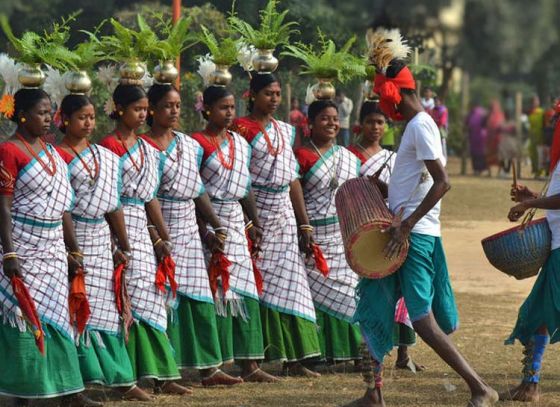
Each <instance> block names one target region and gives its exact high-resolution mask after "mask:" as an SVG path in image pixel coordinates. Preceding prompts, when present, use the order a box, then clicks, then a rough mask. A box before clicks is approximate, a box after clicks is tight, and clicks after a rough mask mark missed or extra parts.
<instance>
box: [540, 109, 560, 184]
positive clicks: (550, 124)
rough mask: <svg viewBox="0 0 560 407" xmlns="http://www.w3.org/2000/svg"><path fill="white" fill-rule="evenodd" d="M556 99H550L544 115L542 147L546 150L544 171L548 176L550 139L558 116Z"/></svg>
mask: <svg viewBox="0 0 560 407" xmlns="http://www.w3.org/2000/svg"><path fill="white" fill-rule="evenodd" d="M558 102H559V99H558V98H550V106H549V108H548V109H547V110H546V112H545V113H544V145H545V146H546V147H547V149H548V154H547V157H546V161H545V167H544V168H545V170H546V173H547V175H548V174H549V167H550V149H551V147H552V139H553V136H554V127H555V126H556V121H557V119H558V116H557V115H556V106H558Z"/></svg>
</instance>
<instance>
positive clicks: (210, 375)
mask: <svg viewBox="0 0 560 407" xmlns="http://www.w3.org/2000/svg"><path fill="white" fill-rule="evenodd" d="M200 375H201V376H204V378H203V379H202V380H201V381H200V383H201V384H202V385H203V386H204V387H210V386H233V385H235V384H239V383H243V379H242V378H241V377H233V376H230V375H228V374H227V373H224V372H222V371H221V370H220V369H217V368H213V369H204V370H201V371H200Z"/></svg>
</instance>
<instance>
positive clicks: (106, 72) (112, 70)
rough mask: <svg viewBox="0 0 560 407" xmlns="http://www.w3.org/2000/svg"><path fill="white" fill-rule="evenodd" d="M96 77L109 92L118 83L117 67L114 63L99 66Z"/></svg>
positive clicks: (111, 91)
mask: <svg viewBox="0 0 560 407" xmlns="http://www.w3.org/2000/svg"><path fill="white" fill-rule="evenodd" d="M97 79H99V81H100V82H101V83H103V84H104V85H105V86H106V87H107V89H108V90H109V92H110V93H113V91H114V90H115V88H116V87H117V85H118V83H119V77H118V72H117V67H116V66H115V65H105V66H100V67H99V68H98V69H97Z"/></svg>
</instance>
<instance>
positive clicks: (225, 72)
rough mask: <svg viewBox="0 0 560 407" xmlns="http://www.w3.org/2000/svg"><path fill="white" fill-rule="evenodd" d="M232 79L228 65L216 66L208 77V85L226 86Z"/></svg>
mask: <svg viewBox="0 0 560 407" xmlns="http://www.w3.org/2000/svg"><path fill="white" fill-rule="evenodd" d="M232 79H233V77H232V76H231V73H230V71H229V65H219V64H216V70H215V71H214V72H212V75H211V76H210V84H211V85H214V86H227V85H229V84H230V83H231V81H232Z"/></svg>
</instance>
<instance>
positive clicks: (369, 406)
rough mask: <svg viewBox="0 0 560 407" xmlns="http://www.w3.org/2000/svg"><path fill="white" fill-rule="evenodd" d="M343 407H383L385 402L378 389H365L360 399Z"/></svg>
mask: <svg viewBox="0 0 560 407" xmlns="http://www.w3.org/2000/svg"><path fill="white" fill-rule="evenodd" d="M344 407H385V400H383V394H382V392H381V389H380V388H375V389H367V390H366V394H364V396H363V397H362V398H359V399H357V400H354V401H353V402H351V403H349V404H346V405H345V406H344Z"/></svg>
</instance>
